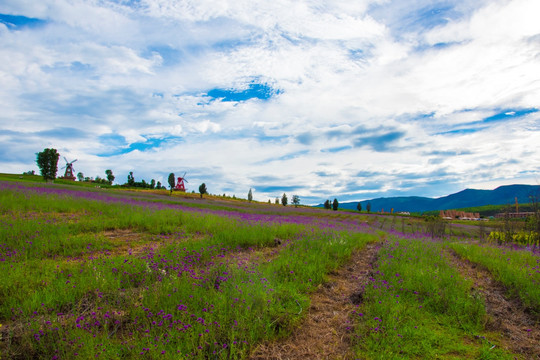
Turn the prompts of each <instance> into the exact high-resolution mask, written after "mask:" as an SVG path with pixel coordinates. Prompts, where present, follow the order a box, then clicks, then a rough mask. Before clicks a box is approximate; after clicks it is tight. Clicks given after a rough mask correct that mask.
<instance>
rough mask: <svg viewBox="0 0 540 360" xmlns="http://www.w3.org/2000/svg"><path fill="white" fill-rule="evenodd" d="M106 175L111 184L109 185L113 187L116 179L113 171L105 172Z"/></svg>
mask: <svg viewBox="0 0 540 360" xmlns="http://www.w3.org/2000/svg"><path fill="white" fill-rule="evenodd" d="M105 175H107V181H108V182H109V185H112V183H113V181H114V179H115V176H114V175H113V172H112V170H110V169H109V170H105Z"/></svg>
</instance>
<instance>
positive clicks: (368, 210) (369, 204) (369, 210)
mask: <svg viewBox="0 0 540 360" xmlns="http://www.w3.org/2000/svg"><path fill="white" fill-rule="evenodd" d="M366 210H367V212H368V214H369V213H370V212H371V203H370V202H369V201H368V203H367V205H366Z"/></svg>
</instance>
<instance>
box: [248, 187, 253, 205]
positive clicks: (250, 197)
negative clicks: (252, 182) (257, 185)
mask: <svg viewBox="0 0 540 360" xmlns="http://www.w3.org/2000/svg"><path fill="white" fill-rule="evenodd" d="M251 200H253V193H252V192H251V189H249V192H248V201H249V202H251Z"/></svg>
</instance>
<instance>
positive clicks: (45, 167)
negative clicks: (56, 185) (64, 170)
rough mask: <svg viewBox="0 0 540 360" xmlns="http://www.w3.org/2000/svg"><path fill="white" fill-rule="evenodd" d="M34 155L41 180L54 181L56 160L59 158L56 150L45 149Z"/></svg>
mask: <svg viewBox="0 0 540 360" xmlns="http://www.w3.org/2000/svg"><path fill="white" fill-rule="evenodd" d="M36 155H37V158H36V163H37V166H38V167H39V171H40V172H41V176H43V179H45V181H49V180H54V179H56V173H57V172H58V158H59V157H60V154H59V153H58V152H57V151H56V149H49V148H47V149H44V150H43V151H42V152H40V153H37V154H36Z"/></svg>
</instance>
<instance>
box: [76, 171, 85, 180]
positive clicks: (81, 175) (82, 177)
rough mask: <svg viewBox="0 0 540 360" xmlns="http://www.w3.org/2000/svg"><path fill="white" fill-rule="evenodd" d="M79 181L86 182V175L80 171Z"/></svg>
mask: <svg viewBox="0 0 540 360" xmlns="http://www.w3.org/2000/svg"><path fill="white" fill-rule="evenodd" d="M77 179H79V181H84V174H83V173H82V172H80V171H79V173H78V174H77Z"/></svg>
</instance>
